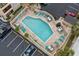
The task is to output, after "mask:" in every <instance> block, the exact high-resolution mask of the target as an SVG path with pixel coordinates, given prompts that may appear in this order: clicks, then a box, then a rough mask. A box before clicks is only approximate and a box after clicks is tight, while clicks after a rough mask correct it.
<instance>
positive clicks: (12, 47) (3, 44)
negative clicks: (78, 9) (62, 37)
mask: <svg viewBox="0 0 79 59" xmlns="http://www.w3.org/2000/svg"><path fill="white" fill-rule="evenodd" d="M30 45H32V44H31V43H30V42H28V41H26V42H25V40H24V39H23V37H22V36H21V35H19V34H17V33H16V32H14V31H13V30H11V31H10V32H9V33H8V34H7V35H6V36H5V37H4V38H3V39H2V40H1V41H0V56H20V55H22V54H23V53H24V52H25V50H26V49H27V48H28V47H29V46H30ZM38 51H40V50H39V49H38V48H37V47H36V50H35V51H34V53H33V54H32V55H34V56H38V55H40V56H43V55H46V54H44V53H43V52H42V51H40V52H38Z"/></svg>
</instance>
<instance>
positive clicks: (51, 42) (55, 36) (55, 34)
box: [11, 11, 66, 49]
mask: <svg viewBox="0 0 79 59" xmlns="http://www.w3.org/2000/svg"><path fill="white" fill-rule="evenodd" d="M47 14H48V13H47ZM26 16H31V17H34V18H40V19H42V20H43V21H44V22H46V23H47V24H49V26H50V28H51V29H52V31H53V35H51V37H50V38H49V39H48V40H47V42H45V43H44V42H42V41H41V40H39V38H38V37H37V36H36V35H35V34H34V33H32V32H31V31H30V29H29V28H28V27H27V28H26V33H29V35H31V36H32V38H33V40H34V41H36V43H39V45H40V46H41V47H42V48H43V49H45V47H46V46H47V45H53V46H55V45H54V42H55V41H56V40H57V39H58V38H59V37H60V36H61V35H62V34H60V33H59V32H58V31H57V27H56V21H55V20H54V18H52V21H51V22H48V21H47V19H46V18H45V17H40V16H36V15H34V13H33V12H31V11H28V12H27V11H26V13H25V14H24V15H22V18H21V19H18V20H17V21H16V19H14V20H13V21H11V24H12V26H13V28H14V27H15V26H14V24H15V25H16V24H18V25H20V24H21V23H22V20H23V19H24V18H25V17H26ZM52 17H53V16H52ZM15 21H16V22H15ZM63 27H64V28H66V27H65V26H64V25H63ZM19 33H20V34H21V35H23V36H24V34H25V33H21V31H20V32H19ZM63 43H64V42H63ZM63 43H62V44H63ZM60 45H61V44H60ZM57 48H58V47H57Z"/></svg>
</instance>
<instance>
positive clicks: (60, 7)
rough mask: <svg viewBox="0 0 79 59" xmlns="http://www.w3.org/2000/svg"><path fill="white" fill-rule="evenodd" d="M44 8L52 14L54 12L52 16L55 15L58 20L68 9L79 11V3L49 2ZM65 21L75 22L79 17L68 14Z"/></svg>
mask: <svg viewBox="0 0 79 59" xmlns="http://www.w3.org/2000/svg"><path fill="white" fill-rule="evenodd" d="M42 10H45V11H47V12H49V13H50V14H52V16H54V18H55V19H56V20H58V19H59V17H63V16H64V14H65V13H66V11H69V12H74V13H77V12H79V4H78V3H48V4H47V6H44V7H42ZM72 18H73V19H72ZM70 19H71V20H70ZM65 21H67V22H69V23H71V24H74V23H76V22H77V21H78V19H74V17H69V16H67V18H66V19H65Z"/></svg>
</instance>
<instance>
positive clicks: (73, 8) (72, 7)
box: [69, 6, 78, 11]
mask: <svg viewBox="0 0 79 59" xmlns="http://www.w3.org/2000/svg"><path fill="white" fill-rule="evenodd" d="M69 7H70V8H72V9H74V10H76V11H78V9H76V8H74V7H72V6H69Z"/></svg>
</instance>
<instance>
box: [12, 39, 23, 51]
mask: <svg viewBox="0 0 79 59" xmlns="http://www.w3.org/2000/svg"><path fill="white" fill-rule="evenodd" d="M23 41H24V40H22V41H21V42H20V43H19V44H18V46H17V47H16V48H15V49H14V50H13V51H12V52H15V51H16V49H17V48H18V47H19V46H20V45H21V44H22V43H23Z"/></svg>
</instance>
